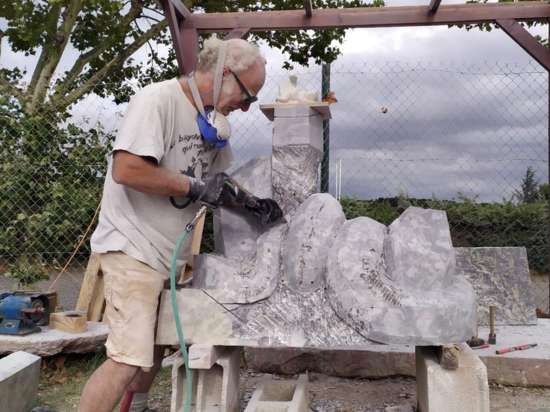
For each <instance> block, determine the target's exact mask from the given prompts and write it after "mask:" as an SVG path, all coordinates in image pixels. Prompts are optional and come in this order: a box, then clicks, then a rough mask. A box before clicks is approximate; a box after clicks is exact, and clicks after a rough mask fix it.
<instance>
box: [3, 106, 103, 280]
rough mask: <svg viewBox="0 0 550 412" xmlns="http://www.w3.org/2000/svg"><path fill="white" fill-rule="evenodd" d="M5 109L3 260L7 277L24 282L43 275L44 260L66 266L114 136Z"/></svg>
mask: <svg viewBox="0 0 550 412" xmlns="http://www.w3.org/2000/svg"><path fill="white" fill-rule="evenodd" d="M3 103H4V104H1V103H0V142H2V144H1V145H0V170H1V173H0V227H2V230H1V231H0V256H1V257H2V258H3V259H4V260H7V261H8V263H10V264H11V265H10V266H9V267H8V272H9V273H10V275H11V276H13V277H16V278H17V279H18V280H19V281H21V282H22V283H26V282H29V281H32V280H36V278H39V277H41V276H44V275H45V274H46V272H45V270H43V264H44V263H45V262H47V263H48V264H52V263H53V264H55V263H61V262H62V261H63V260H65V259H66V258H67V254H68V253H70V252H71V251H72V250H73V249H74V247H75V245H76V243H77V241H78V240H79V237H80V236H81V235H82V232H83V230H84V229H85V228H86V226H87V225H88V223H89V222H90V221H91V219H92V216H93V214H94V211H95V209H96V207H97V205H98V203H99V200H100V199H101V190H102V185H103V179H104V173H105V156H106V154H107V151H108V148H109V142H110V140H111V139H112V137H111V136H109V135H107V134H105V133H104V132H103V131H102V130H101V129H90V130H87V131H85V130H83V129H81V128H79V127H76V126H74V125H71V124H68V125H65V126H63V127H61V126H60V121H57V122H56V119H55V118H52V115H51V113H48V114H47V115H46V116H45V115H42V114H40V113H38V114H36V115H33V116H30V115H26V114H25V113H23V111H22V110H20V108H19V107H18V106H17V105H16V104H13V103H10V102H7V101H4V102H3ZM86 251H87V245H86V246H84V247H83V250H82V252H84V253H86ZM21 256H24V258H22V257H21ZM41 268H42V269H41Z"/></svg>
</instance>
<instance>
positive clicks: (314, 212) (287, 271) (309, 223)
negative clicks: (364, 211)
mask: <svg viewBox="0 0 550 412" xmlns="http://www.w3.org/2000/svg"><path fill="white" fill-rule="evenodd" d="M345 220H346V217H345V215H344V212H343V210H342V206H341V205H340V203H339V202H338V201H337V200H336V199H335V198H333V197H332V196H331V195H329V194H326V193H317V194H314V195H311V196H310V197H309V198H308V199H307V200H306V201H305V202H304V203H303V204H302V205H301V206H300V207H299V208H298V209H297V211H296V213H294V215H293V216H292V218H291V220H290V222H289V224H288V232H287V234H286V238H285V242H284V244H283V246H282V271H283V278H284V279H285V280H286V282H287V283H288V286H289V288H290V289H292V290H294V291H297V292H310V291H312V290H315V289H317V288H319V287H324V284H325V279H324V278H325V272H326V262H327V256H328V251H329V248H330V247H331V246H332V242H333V241H334V238H335V237H336V235H337V233H338V230H339V229H340V227H341V226H342V225H343V224H344V222H345Z"/></svg>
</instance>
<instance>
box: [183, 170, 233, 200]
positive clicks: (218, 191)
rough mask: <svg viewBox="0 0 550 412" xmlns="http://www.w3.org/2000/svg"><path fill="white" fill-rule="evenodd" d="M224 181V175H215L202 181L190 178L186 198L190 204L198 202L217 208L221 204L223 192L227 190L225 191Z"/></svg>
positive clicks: (225, 176) (225, 177)
mask: <svg viewBox="0 0 550 412" xmlns="http://www.w3.org/2000/svg"><path fill="white" fill-rule="evenodd" d="M226 179H227V175H226V174H225V173H217V174H215V175H214V176H212V177H207V178H206V179H204V180H200V179H196V178H193V177H190V178H189V193H188V194H187V197H188V198H189V199H190V200H191V201H192V202H196V201H197V200H199V201H201V202H204V203H206V204H208V205H209V206H211V207H218V206H220V205H222V204H223V199H224V195H225V193H224V191H225V190H227V189H225V182H226Z"/></svg>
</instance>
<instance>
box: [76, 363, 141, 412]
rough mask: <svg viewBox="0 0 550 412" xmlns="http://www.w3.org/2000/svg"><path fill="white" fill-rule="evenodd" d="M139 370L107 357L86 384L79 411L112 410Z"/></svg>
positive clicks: (96, 411) (110, 411)
mask: <svg viewBox="0 0 550 412" xmlns="http://www.w3.org/2000/svg"><path fill="white" fill-rule="evenodd" d="M138 370H139V367H137V366H132V365H126V364H124V363H118V362H115V361H113V360H112V359H107V360H106V361H105V362H103V364H102V365H101V366H100V367H99V368H98V369H97V370H96V371H95V372H94V373H93V374H92V376H91V377H90V379H88V382H87V383H86V386H84V390H83V391H82V396H81V397H80V405H79V406H78V412H112V410H113V409H114V407H115V406H116V404H117V402H118V401H119V400H120V398H121V397H122V395H123V394H124V391H125V390H126V388H127V387H128V385H129V384H130V382H132V380H133V379H134V377H135V376H136V374H137V372H138Z"/></svg>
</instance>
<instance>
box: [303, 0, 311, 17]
mask: <svg viewBox="0 0 550 412" xmlns="http://www.w3.org/2000/svg"><path fill="white" fill-rule="evenodd" d="M304 9H305V10H306V17H307V18H310V17H311V16H313V6H312V5H311V0H304Z"/></svg>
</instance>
